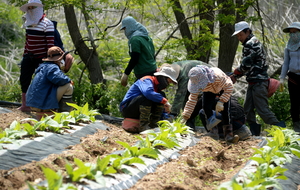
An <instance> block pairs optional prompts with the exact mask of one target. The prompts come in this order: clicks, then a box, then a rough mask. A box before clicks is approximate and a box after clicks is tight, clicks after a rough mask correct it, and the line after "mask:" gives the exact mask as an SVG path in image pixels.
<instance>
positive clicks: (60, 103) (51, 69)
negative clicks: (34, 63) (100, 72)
mask: <svg viewBox="0 0 300 190" xmlns="http://www.w3.org/2000/svg"><path fill="white" fill-rule="evenodd" d="M65 57H66V53H65V52H63V51H62V49H60V48H59V47H57V46H53V47H51V48H50V49H49V50H48V56H47V58H45V59H43V61H44V63H42V64H40V66H39V67H38V68H37V69H36V71H35V76H34V78H33V80H32V83H31V84H30V86H29V88H28V91H27V94H26V104H27V105H28V106H30V107H31V109H32V110H33V111H39V112H41V111H43V110H44V111H45V110H47V111H48V110H55V109H58V111H59V112H62V111H70V110H69V107H68V106H66V105H65V102H72V94H73V85H72V82H71V79H70V78H69V77H68V76H67V75H65V74H64V72H63V71H62V70H61V68H63V67H64V63H65Z"/></svg>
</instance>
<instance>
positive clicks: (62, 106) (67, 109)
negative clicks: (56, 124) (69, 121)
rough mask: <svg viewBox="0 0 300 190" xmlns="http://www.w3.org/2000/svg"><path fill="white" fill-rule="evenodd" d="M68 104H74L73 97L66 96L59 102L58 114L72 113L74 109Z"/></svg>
mask: <svg viewBox="0 0 300 190" xmlns="http://www.w3.org/2000/svg"><path fill="white" fill-rule="evenodd" d="M67 103H73V100H72V95H64V96H63V97H62V98H61V100H60V101H59V103H58V104H59V108H58V112H70V111H72V107H71V106H68V105H67Z"/></svg>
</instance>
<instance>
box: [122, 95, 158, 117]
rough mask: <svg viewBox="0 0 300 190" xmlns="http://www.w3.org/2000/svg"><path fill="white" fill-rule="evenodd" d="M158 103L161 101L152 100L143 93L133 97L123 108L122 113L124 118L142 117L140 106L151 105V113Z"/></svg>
mask: <svg viewBox="0 0 300 190" xmlns="http://www.w3.org/2000/svg"><path fill="white" fill-rule="evenodd" d="M157 105H161V104H160V103H156V102H152V101H151V100H149V99H147V98H146V97H145V96H143V95H139V96H137V97H135V98H133V99H132V100H131V101H130V102H128V103H127V105H126V106H125V107H124V108H123V110H122V115H123V117H124V118H133V119H139V118H140V106H151V113H154V110H155V108H156V106H157Z"/></svg>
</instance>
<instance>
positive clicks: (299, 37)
mask: <svg viewBox="0 0 300 190" xmlns="http://www.w3.org/2000/svg"><path fill="white" fill-rule="evenodd" d="M290 40H291V41H292V42H294V43H299V41H300V32H295V33H290Z"/></svg>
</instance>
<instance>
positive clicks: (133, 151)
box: [116, 141, 158, 159]
mask: <svg viewBox="0 0 300 190" xmlns="http://www.w3.org/2000/svg"><path fill="white" fill-rule="evenodd" d="M116 143H118V144H120V145H122V146H123V147H125V151H124V153H123V154H122V156H124V157H139V156H147V157H150V158H154V159H156V158H158V154H157V152H156V151H155V150H154V149H153V148H144V147H135V146H133V147H131V146H130V145H129V144H128V143H126V142H122V141H116Z"/></svg>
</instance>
